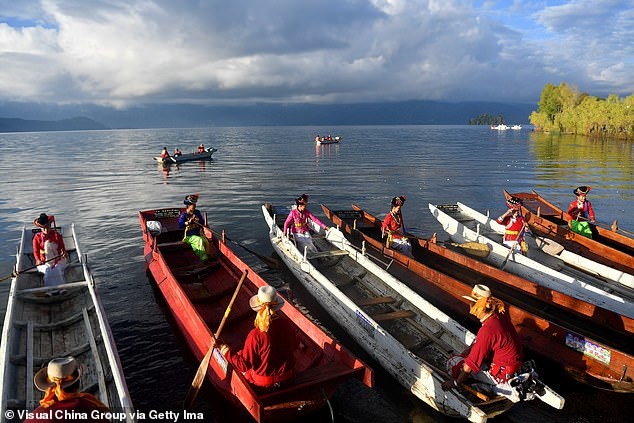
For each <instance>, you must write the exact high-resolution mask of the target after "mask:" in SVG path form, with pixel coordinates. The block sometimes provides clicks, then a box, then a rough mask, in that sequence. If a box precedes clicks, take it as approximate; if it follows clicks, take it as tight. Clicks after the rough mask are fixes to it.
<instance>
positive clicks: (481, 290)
mask: <svg viewBox="0 0 634 423" xmlns="http://www.w3.org/2000/svg"><path fill="white" fill-rule="evenodd" d="M489 297H491V290H490V289H489V287H488V286H486V285H482V284H476V285H475V286H474V287H473V289H472V290H471V295H463V296H462V298H464V299H466V300H469V301H473V302H474V303H475V302H477V301H478V300H479V299H480V298H489Z"/></svg>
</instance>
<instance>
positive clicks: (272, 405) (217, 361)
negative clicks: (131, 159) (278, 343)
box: [139, 209, 373, 422]
mask: <svg viewBox="0 0 634 423" xmlns="http://www.w3.org/2000/svg"><path fill="white" fill-rule="evenodd" d="M179 213H180V210H179V209H160V210H149V211H143V212H140V213H139V219H140V222H141V225H142V226H141V227H142V231H143V239H144V241H145V245H144V254H145V262H146V266H147V270H148V272H149V273H150V274H151V276H152V279H153V280H154V282H155V283H156V285H157V287H158V289H159V290H160V292H161V294H162V295H163V297H164V299H165V301H166V303H167V305H168V308H169V310H170V313H171V314H172V317H173V318H174V320H175V322H176V324H177V326H178V328H179V330H180V331H181V333H182V335H183V337H184V338H185V340H186V342H187V344H188V347H189V349H190V350H191V352H192V353H193V354H194V356H195V357H196V359H198V360H201V359H202V358H203V357H204V356H205V354H206V353H207V350H208V348H209V346H210V344H211V341H212V328H217V327H218V326H219V324H220V322H221V321H222V319H223V316H224V314H225V309H226V307H227V305H228V303H229V298H230V296H231V295H232V293H233V291H234V290H235V287H236V286H237V281H238V279H240V277H241V274H242V273H243V272H245V271H246V272H248V273H247V277H246V278H245V281H244V283H243V287H242V288H241V290H240V291H239V293H238V295H237V297H236V303H235V304H234V305H233V306H232V309H231V315H230V319H228V320H227V323H226V325H225V327H226V329H224V331H223V333H222V338H223V342H224V343H226V344H227V345H229V346H231V347H232V348H233V349H234V350H235V349H236V348H241V346H242V345H243V343H244V340H245V338H246V336H247V334H248V332H249V331H250V330H251V329H252V328H253V318H254V317H255V313H254V312H253V311H252V310H251V308H250V307H249V304H248V300H249V298H250V297H251V296H252V295H255V294H256V293H257V290H258V288H259V287H260V286H264V285H266V282H265V281H264V280H263V279H262V278H261V277H260V276H259V275H258V274H257V273H255V272H254V271H253V270H252V269H250V268H249V267H248V266H247V265H246V264H245V263H244V262H243V261H242V260H241V259H240V258H239V257H237V256H236V255H235V254H234V253H233V252H232V251H231V249H230V248H229V247H228V246H227V245H226V243H225V242H222V240H220V239H218V238H217V237H216V236H215V235H214V234H213V233H212V231H211V230H210V229H209V228H205V235H206V236H207V238H208V239H210V240H211V241H210V242H211V243H212V246H213V250H214V256H215V257H216V258H215V259H214V261H213V262H211V263H209V264H207V265H204V264H203V265H202V269H203V270H202V271H200V272H199V270H200V268H201V264H200V263H199V260H198V258H197V257H196V256H195V255H194V254H193V252H192V251H191V248H190V247H189V246H188V245H179V240H180V239H181V238H182V231H181V230H179V229H178V223H177V222H178V215H179ZM148 221H158V222H160V223H161V226H162V227H163V228H167V231H166V232H164V233H161V234H160V235H158V236H156V235H154V234H152V233H151V232H150V231H149V230H148V228H147V222H148ZM180 244H183V243H182V242H181V243H180ZM174 249H176V250H174ZM179 269H180V270H179ZM183 269H184V270H183ZM279 313H280V315H281V318H286V319H289V320H290V321H291V322H293V325H294V326H295V328H296V330H297V333H298V337H299V338H300V342H301V345H303V348H302V349H300V350H297V351H296V353H295V369H294V370H295V375H296V376H295V377H294V378H293V379H292V380H291V381H290V382H289V384H288V386H286V387H284V388H282V389H279V390H272V391H269V392H256V391H255V390H254V389H253V388H252V387H251V386H250V384H249V383H248V382H247V380H246V379H245V378H244V376H243V375H242V373H240V372H236V371H234V370H233V367H232V366H231V365H230V364H229V363H227V360H226V359H225V358H224V357H223V356H222V355H221V354H220V353H219V351H218V349H214V351H213V355H212V357H211V360H210V362H209V369H208V371H207V379H208V380H209V381H210V382H211V383H212V384H213V385H214V387H215V388H216V389H217V390H218V392H220V393H221V394H222V395H223V396H224V397H225V398H227V399H228V400H229V401H231V402H232V403H234V404H236V405H238V406H240V407H241V408H243V409H244V410H246V412H248V413H250V414H251V416H252V418H254V419H255V420H256V421H258V422H263V421H289V420H295V419H297V418H299V417H301V416H302V415H308V414H311V413H313V412H314V411H316V410H318V409H320V408H322V407H323V406H324V405H325V403H326V401H327V400H328V398H330V397H331V396H332V394H333V393H334V391H335V390H336V388H337V386H339V384H341V383H342V382H343V381H344V380H346V379H348V378H350V377H354V378H357V379H359V380H361V381H362V382H363V383H364V384H366V385H368V386H372V384H373V373H372V371H371V369H369V368H368V367H367V366H365V364H364V363H363V362H361V361H360V360H358V359H357V358H355V357H354V356H352V355H351V354H350V353H349V352H348V351H347V350H345V349H344V348H343V347H342V346H341V345H340V344H338V343H337V342H335V341H334V340H333V339H331V338H330V337H329V336H328V335H326V334H325V333H324V332H323V331H322V330H321V329H319V328H318V327H317V326H316V325H315V324H314V323H312V322H311V321H310V320H309V319H308V318H306V316H304V315H303V314H302V313H301V312H300V311H299V310H297V309H296V308H295V307H293V306H292V305H291V304H290V303H289V302H288V301H287V302H286V303H285V305H284V307H283V308H282V310H280V312H279Z"/></svg>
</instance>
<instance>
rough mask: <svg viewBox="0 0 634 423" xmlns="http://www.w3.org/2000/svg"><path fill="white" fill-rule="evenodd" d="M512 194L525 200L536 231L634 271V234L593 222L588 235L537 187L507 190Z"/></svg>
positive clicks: (526, 213) (608, 263)
mask: <svg viewBox="0 0 634 423" xmlns="http://www.w3.org/2000/svg"><path fill="white" fill-rule="evenodd" d="M511 195H513V196H515V197H518V198H520V199H521V200H522V203H523V204H522V212H523V213H524V217H525V218H526V221H527V223H528V225H529V226H530V227H531V230H532V231H533V232H535V233H536V234H538V235H541V236H544V237H546V238H551V239H553V240H555V241H557V242H558V243H560V244H562V245H563V246H564V247H565V248H566V249H567V250H569V251H571V252H573V253H576V254H580V255H582V256H585V257H587V258H589V259H591V260H594V261H597V262H599V263H602V264H605V265H606V266H610V267H613V268H614V269H618V270H621V271H623V272H626V273H630V274H634V238H630V237H627V236H625V235H622V234H620V233H618V232H614V231H611V230H609V229H606V228H602V227H600V226H596V225H591V227H592V229H593V238H592V239H590V238H586V237H585V236H583V235H579V234H577V233H575V232H573V231H572V230H571V229H570V227H569V226H568V221H569V220H570V216H568V214H567V213H566V212H564V211H563V210H561V209H559V208H558V207H557V206H555V205H554V204H552V203H550V202H548V201H546V200H545V199H544V198H543V197H541V196H540V195H539V194H537V193H536V192H535V191H533V192H532V193H526V192H518V193H515V194H510V193H508V192H507V191H506V190H505V191H504V196H505V197H506V198H508V197H509V196H511Z"/></svg>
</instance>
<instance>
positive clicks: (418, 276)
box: [322, 205, 634, 392]
mask: <svg viewBox="0 0 634 423" xmlns="http://www.w3.org/2000/svg"><path fill="white" fill-rule="evenodd" d="M322 208H323V210H324V213H325V214H326V215H327V216H328V217H329V218H330V219H331V220H332V221H333V223H334V224H336V225H338V226H339V227H340V228H341V230H342V231H344V232H345V233H346V234H347V236H348V238H349V239H350V240H351V241H353V242H354V243H356V244H358V245H363V246H364V247H365V248H366V249H367V250H368V255H371V254H374V255H375V257H376V258H377V259H376V260H375V261H376V262H377V263H378V262H379V260H380V261H383V262H384V267H385V266H388V268H389V270H390V272H391V273H393V274H396V275H398V276H399V277H400V278H402V280H409V281H411V284H410V286H411V287H412V288H413V289H415V288H416V287H417V286H420V287H421V289H423V290H424V291H425V293H426V295H428V296H429V297H430V298H432V299H433V300H434V302H435V303H436V304H439V305H441V306H442V307H443V310H446V311H448V312H449V311H450V312H451V313H452V316H456V318H458V317H457V316H461V315H462V316H464V315H465V314H466V313H465V304H464V299H463V298H462V295H466V294H468V293H469V292H470V291H471V288H472V286H473V284H474V283H483V284H485V285H487V286H489V287H490V288H491V289H492V290H493V292H494V294H495V295H496V296H497V297H499V298H500V299H502V300H503V301H504V302H505V303H506V304H507V306H508V307H507V312H508V313H509V317H510V318H511V320H512V322H513V324H514V325H515V328H516V329H517V331H518V333H519V334H520V337H521V338H522V341H523V345H524V348H526V350H527V351H530V352H531V353H532V354H535V355H538V356H540V357H542V358H546V359H549V360H550V361H552V362H555V363H558V364H559V365H560V366H562V367H563V368H564V369H565V370H566V371H567V372H568V373H569V374H570V375H571V376H572V377H574V378H575V379H577V380H579V381H582V382H584V383H587V384H590V385H592V386H595V387H597V388H601V389H607V390H612V391H616V392H634V383H633V378H634V371H633V370H632V365H634V351H633V347H632V345H633V342H632V341H633V339H634V338H633V336H632V331H633V330H634V324H633V322H632V321H631V320H630V319H624V318H623V317H622V316H620V315H619V314H617V313H614V312H612V311H609V310H604V309H600V308H599V307H596V306H594V305H592V304H589V303H586V302H583V301H580V300H577V299H575V298H572V297H569V296H567V295H565V294H562V293H560V292H558V291H555V290H550V289H547V288H544V287H542V286H540V285H538V284H537V283H535V282H532V281H529V280H527V279H524V278H521V277H519V276H516V275H513V274H511V273H508V272H506V271H503V270H501V269H499V268H496V267H493V266H489V265H487V264H486V263H482V262H481V261H479V260H477V259H475V258H472V257H470V256H469V255H466V254H462V253H461V252H464V251H467V252H472V253H474V254H476V255H479V253H480V252H481V251H482V250H481V249H480V248H475V247H477V246H478V245H475V246H473V247H472V246H471V245H470V244H462V245H461V244H456V245H455V246H452V247H451V248H446V247H444V246H441V245H439V244H436V243H434V242H430V241H428V240H423V239H417V238H415V237H412V238H411V240H412V241H413V242H412V253H413V256H414V257H413V258H411V257H408V256H406V255H404V254H401V253H399V252H397V251H395V250H392V249H389V248H386V247H385V246H384V241H383V240H382V239H381V221H380V220H379V219H377V218H376V217H375V216H373V215H372V214H370V213H368V212H367V211H365V210H363V209H362V208H361V207H359V206H356V205H353V210H340V211H331V210H330V209H328V208H327V207H326V206H324V205H322ZM454 248H455V250H454ZM458 251H460V252H458ZM386 262H387V263H386ZM464 324H465V325H467V326H468V323H466V322H465V323H464ZM573 340H576V341H578V342H573ZM580 345H585V346H588V348H587V349H583V348H581V347H580ZM580 350H581V351H580ZM592 351H594V353H599V354H594V353H592ZM584 352H585V353H584Z"/></svg>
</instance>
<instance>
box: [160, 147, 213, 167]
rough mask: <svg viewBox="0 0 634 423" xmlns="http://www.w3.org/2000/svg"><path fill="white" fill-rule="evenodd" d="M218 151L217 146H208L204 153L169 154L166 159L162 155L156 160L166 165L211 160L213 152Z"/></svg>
mask: <svg viewBox="0 0 634 423" xmlns="http://www.w3.org/2000/svg"><path fill="white" fill-rule="evenodd" d="M216 151H218V150H217V149H216V148H213V147H208V148H207V149H206V150H205V151H203V152H202V153H185V154H182V155H180V156H169V157H168V158H166V159H164V158H162V157H154V160H156V161H157V162H158V163H159V164H162V165H164V166H169V165H173V164H181V163H186V162H195V161H200V160H211V159H212V157H211V156H213V154H214V153H215V152H216Z"/></svg>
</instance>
